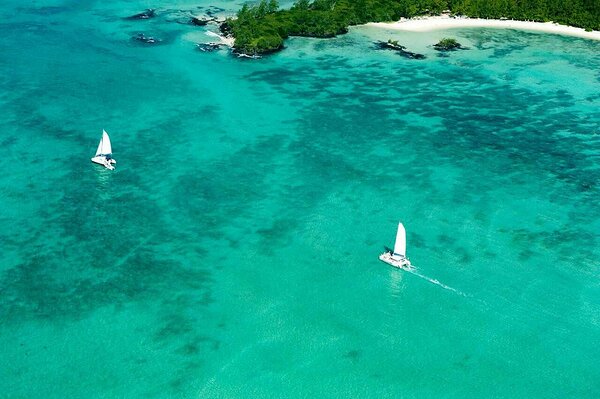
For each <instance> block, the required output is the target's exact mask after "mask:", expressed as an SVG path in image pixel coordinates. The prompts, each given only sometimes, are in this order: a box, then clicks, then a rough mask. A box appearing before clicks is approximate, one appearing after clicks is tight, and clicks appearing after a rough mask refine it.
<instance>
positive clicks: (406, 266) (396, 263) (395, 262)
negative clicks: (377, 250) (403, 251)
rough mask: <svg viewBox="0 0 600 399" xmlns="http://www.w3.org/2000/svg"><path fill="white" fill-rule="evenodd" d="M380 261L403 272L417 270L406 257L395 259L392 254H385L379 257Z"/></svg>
mask: <svg viewBox="0 0 600 399" xmlns="http://www.w3.org/2000/svg"><path fill="white" fill-rule="evenodd" d="M379 260H380V261H382V262H385V263H387V264H388V265H390V266H393V267H396V268H398V269H402V270H406V271H412V270H415V268H414V267H413V265H411V264H410V260H408V258H405V257H400V258H394V257H393V256H392V254H391V253H389V252H384V253H382V254H381V255H379Z"/></svg>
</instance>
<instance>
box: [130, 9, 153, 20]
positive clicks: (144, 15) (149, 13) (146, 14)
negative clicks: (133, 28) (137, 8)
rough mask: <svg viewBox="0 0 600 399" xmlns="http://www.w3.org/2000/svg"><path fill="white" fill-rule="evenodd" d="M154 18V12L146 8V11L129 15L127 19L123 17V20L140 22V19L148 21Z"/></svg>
mask: <svg viewBox="0 0 600 399" xmlns="http://www.w3.org/2000/svg"><path fill="white" fill-rule="evenodd" d="M155 16H156V11H155V10H154V9H153V8H148V9H147V10H146V11H143V12H141V13H139V14H135V15H131V16H129V17H125V18H124V19H128V20H140V19H150V18H154V17H155Z"/></svg>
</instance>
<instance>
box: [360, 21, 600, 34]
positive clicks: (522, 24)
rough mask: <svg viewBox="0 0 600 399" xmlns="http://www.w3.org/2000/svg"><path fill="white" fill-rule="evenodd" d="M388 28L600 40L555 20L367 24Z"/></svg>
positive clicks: (599, 32)
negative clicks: (497, 30) (512, 32)
mask: <svg viewBox="0 0 600 399" xmlns="http://www.w3.org/2000/svg"><path fill="white" fill-rule="evenodd" d="M367 25H369V26H377V27H382V28H386V29H397V30H404V31H410V32H427V31H434V30H442V29H451V28H508V29H520V30H528V31H537V32H544V33H555V34H559V35H568V36H575V37H581V38H585V39H592V40H600V31H591V32H586V31H585V30H584V29H581V28H575V27H572V26H566V25H559V24H557V23H553V22H529V21H515V20H499V19H481V18H466V17H450V16H433V17H423V18H413V19H404V18H403V19H401V20H400V21H398V22H374V23H370V24H367Z"/></svg>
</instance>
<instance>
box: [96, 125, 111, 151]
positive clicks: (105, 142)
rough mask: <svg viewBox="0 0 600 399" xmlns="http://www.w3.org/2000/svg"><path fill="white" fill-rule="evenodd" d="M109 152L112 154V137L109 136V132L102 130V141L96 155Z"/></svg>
mask: <svg viewBox="0 0 600 399" xmlns="http://www.w3.org/2000/svg"><path fill="white" fill-rule="evenodd" d="M108 154H112V147H111V145H110V138H109V137H108V133H106V130H102V138H101V139H100V143H99V144H98V149H97V150H96V156H98V155H108Z"/></svg>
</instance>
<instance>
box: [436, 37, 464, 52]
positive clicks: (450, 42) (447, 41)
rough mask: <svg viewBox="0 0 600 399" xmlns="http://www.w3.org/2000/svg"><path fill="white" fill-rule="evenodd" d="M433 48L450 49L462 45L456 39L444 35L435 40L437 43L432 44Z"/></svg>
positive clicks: (455, 48)
mask: <svg viewBox="0 0 600 399" xmlns="http://www.w3.org/2000/svg"><path fill="white" fill-rule="evenodd" d="M433 48H435V49H436V50H439V51H452V50H457V49H459V48H462V46H461V45H460V43H459V42H457V41H456V39H452V38H449V37H445V38H443V39H442V40H440V41H439V42H437V44H434V45H433Z"/></svg>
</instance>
